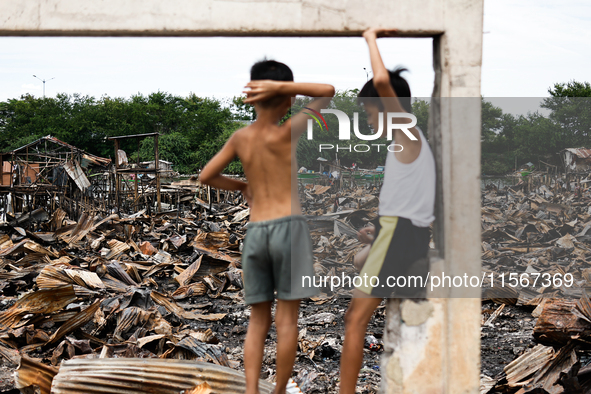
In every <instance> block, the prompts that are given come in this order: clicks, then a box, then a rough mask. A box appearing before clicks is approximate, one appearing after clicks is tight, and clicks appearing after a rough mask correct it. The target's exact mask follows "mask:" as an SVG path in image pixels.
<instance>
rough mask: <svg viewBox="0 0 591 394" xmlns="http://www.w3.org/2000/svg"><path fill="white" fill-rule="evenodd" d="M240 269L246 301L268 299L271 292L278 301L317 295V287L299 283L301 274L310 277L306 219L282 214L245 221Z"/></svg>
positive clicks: (310, 254) (310, 247) (270, 297)
mask: <svg viewBox="0 0 591 394" xmlns="http://www.w3.org/2000/svg"><path fill="white" fill-rule="evenodd" d="M242 269H243V272H244V300H245V302H246V303H247V304H256V303H259V302H265V301H272V300H273V298H274V294H275V291H277V298H278V299H280V300H297V299H302V298H307V297H312V296H314V295H317V294H318V293H319V289H317V288H315V287H310V286H308V287H304V286H303V283H302V278H303V277H306V276H309V277H310V278H312V277H313V276H314V267H313V259H312V241H311V240H310V232H309V230H308V225H307V224H306V219H305V218H304V217H303V216H286V217H283V218H279V219H274V220H268V221H262V222H250V223H248V229H247V231H246V239H245V241H244V248H243V249H242ZM306 283H307V284H309V283H310V281H308V280H306ZM312 283H313V282H312Z"/></svg>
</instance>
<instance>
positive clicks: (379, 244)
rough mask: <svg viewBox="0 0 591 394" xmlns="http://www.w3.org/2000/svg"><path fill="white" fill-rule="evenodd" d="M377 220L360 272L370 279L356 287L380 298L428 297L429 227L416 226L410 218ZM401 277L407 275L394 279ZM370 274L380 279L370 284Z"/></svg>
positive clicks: (381, 218)
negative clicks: (426, 295)
mask: <svg viewBox="0 0 591 394" xmlns="http://www.w3.org/2000/svg"><path fill="white" fill-rule="evenodd" d="M378 219H379V220H377V221H375V222H374V225H375V226H376V232H375V238H374V242H373V244H372V245H371V249H370V251H369V255H368V256H367V260H366V262H365V265H364V266H363V269H362V270H361V272H360V273H359V275H360V276H361V277H362V278H364V277H365V275H367V278H368V279H367V281H364V283H363V285H362V286H359V287H357V289H358V290H360V291H362V292H363V293H365V294H367V295H371V296H374V297H380V298H385V297H406V298H423V297H425V293H426V291H425V290H426V289H425V288H424V287H423V286H422V285H425V286H426V284H425V280H426V278H427V273H428V271H429V262H428V259H427V252H428V251H429V239H430V234H429V228H428V227H417V226H415V225H413V224H412V222H411V221H410V220H409V219H405V218H400V217H396V216H380V217H379V218H378ZM401 276H404V277H405V280H404V281H403V280H402V279H400V280H398V281H397V282H396V279H394V280H393V279H392V278H398V277H401ZM418 276H420V277H421V279H420V280H419V279H418V278H417V277H418ZM371 277H377V278H378V279H379V282H378V281H375V280H374V281H373V282H372V283H371V284H370V280H369V278H371ZM389 278H390V279H389ZM389 282H390V283H389ZM396 283H397V284H396ZM372 284H373V285H376V286H372ZM400 285H402V286H400Z"/></svg>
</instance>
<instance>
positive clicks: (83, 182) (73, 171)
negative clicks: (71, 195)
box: [64, 161, 90, 191]
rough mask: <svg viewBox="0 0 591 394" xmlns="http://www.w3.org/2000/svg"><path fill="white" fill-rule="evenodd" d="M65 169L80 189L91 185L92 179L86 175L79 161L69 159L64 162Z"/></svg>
mask: <svg viewBox="0 0 591 394" xmlns="http://www.w3.org/2000/svg"><path fill="white" fill-rule="evenodd" d="M64 170H66V172H67V173H68V175H69V176H70V178H72V180H73V181H74V183H76V186H78V189H80V190H82V191H84V190H86V189H88V188H89V187H90V181H89V180H88V178H87V177H86V175H84V172H83V171H82V168H81V167H80V166H79V165H78V163H77V162H73V161H68V162H65V163H64Z"/></svg>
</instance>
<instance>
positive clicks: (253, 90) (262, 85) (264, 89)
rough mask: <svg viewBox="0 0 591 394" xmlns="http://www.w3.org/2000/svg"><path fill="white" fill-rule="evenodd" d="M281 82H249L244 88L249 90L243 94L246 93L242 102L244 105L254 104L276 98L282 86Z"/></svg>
mask: <svg viewBox="0 0 591 394" xmlns="http://www.w3.org/2000/svg"><path fill="white" fill-rule="evenodd" d="M284 83H285V82H283V81H272V80H260V81H250V82H249V83H247V84H246V86H245V87H246V88H250V90H245V91H244V92H243V93H246V99H245V100H244V102H245V103H250V104H252V103H255V102H257V101H264V100H267V99H270V98H271V97H273V96H277V95H278V94H279V91H280V87H281V86H282V85H283V84H284Z"/></svg>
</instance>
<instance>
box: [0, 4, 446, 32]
mask: <svg viewBox="0 0 591 394" xmlns="http://www.w3.org/2000/svg"><path fill="white" fill-rule="evenodd" d="M444 5H445V2H443V1H440V0H435V1H434V0H413V1H406V0H389V1H363V0H346V1H329V0H313V1H310V0H199V1H193V0H169V1H166V2H163V1H160V0H102V1H80V0H27V1H22V0H3V1H2V2H0V35H45V36H47V35H74V36H77V35H81V36H84V35H92V36H96V35H110V36H127V35H134V36H136V35H139V36H220V35H222V36H255V35H264V36H336V35H338V36H359V34H360V32H362V31H363V30H365V29H366V28H368V27H370V26H378V25H379V26H384V27H391V28H398V29H399V30H400V32H401V33H400V34H401V36H413V37H427V36H434V35H437V34H441V33H443V32H444V31H445V30H446V29H445V25H444V21H445V18H444ZM417 10H420V12H417Z"/></svg>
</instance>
